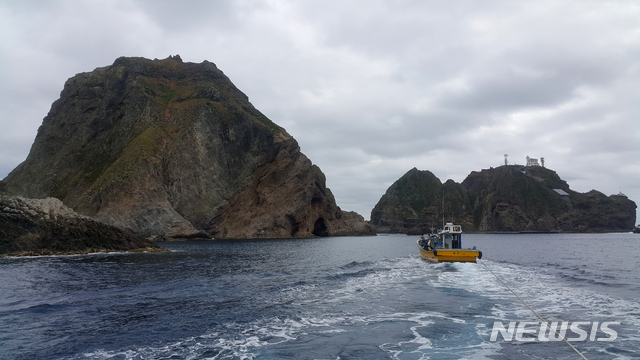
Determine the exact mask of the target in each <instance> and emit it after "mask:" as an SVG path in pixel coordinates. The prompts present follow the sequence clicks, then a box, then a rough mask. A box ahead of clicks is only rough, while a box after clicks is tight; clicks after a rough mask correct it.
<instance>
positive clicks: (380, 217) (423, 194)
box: [371, 168, 472, 234]
mask: <svg viewBox="0 0 640 360" xmlns="http://www.w3.org/2000/svg"><path fill="white" fill-rule="evenodd" d="M443 196H444V202H443ZM443 205H444V214H445V218H446V221H450V220H451V217H452V216H453V217H454V218H455V219H456V223H458V224H461V225H463V228H464V229H466V228H467V227H468V225H469V224H470V223H471V222H472V218H471V217H470V216H469V211H470V208H471V207H470V204H469V199H468V197H467V196H466V191H465V189H464V188H462V186H461V185H460V184H457V183H455V182H454V181H453V180H448V181H447V182H445V183H444V184H443V183H442V182H440V179H438V178H437V177H436V176H435V175H433V173H431V172H430V171H421V170H418V169H416V168H413V169H411V170H409V172H407V173H406V174H404V175H403V176H402V177H401V178H400V179H398V180H397V181H396V182H395V183H393V184H392V185H391V186H390V187H389V189H387V192H386V193H385V194H384V195H383V196H382V197H381V198H380V201H379V202H378V203H377V204H376V206H375V207H374V208H373V210H372V211H371V224H373V225H374V226H375V227H376V229H377V230H378V231H379V232H390V233H407V234H425V233H429V232H431V228H441V224H442V216H443V210H442V209H443Z"/></svg>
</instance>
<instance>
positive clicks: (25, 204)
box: [0, 196, 165, 256]
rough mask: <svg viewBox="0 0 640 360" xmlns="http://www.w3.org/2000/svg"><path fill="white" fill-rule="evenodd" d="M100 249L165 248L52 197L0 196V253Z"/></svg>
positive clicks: (133, 249) (44, 252) (89, 250)
mask: <svg viewBox="0 0 640 360" xmlns="http://www.w3.org/2000/svg"><path fill="white" fill-rule="evenodd" d="M104 251H152V252H156V251H165V250H164V249H162V248H161V247H159V246H157V245H155V244H154V243H152V242H150V241H148V240H146V239H144V238H141V237H138V236H135V235H131V234H128V233H126V232H124V231H122V230H120V229H118V228H116V227H114V226H110V225H106V224H103V223H101V222H98V221H95V220H93V219H90V218H88V217H85V216H80V215H78V214H76V213H75V212H74V211H73V210H71V209H69V208H68V207H66V206H64V204H62V202H61V201H60V200H58V199H54V198H46V199H37V200H36V199H25V198H21V197H12V196H0V256H5V255H50V254H76V253H91V252H104Z"/></svg>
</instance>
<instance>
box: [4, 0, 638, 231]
mask: <svg viewBox="0 0 640 360" xmlns="http://www.w3.org/2000/svg"><path fill="white" fill-rule="evenodd" d="M0 39H1V41H0V128H1V129H2V131H0V178H4V177H5V176H6V175H7V174H8V173H9V172H10V171H11V170H12V169H13V168H14V167H15V166H17V165H18V164H19V163H20V162H22V161H23V160H24V159H25V158H26V156H27V154H28V152H29V149H30V147H31V144H32V143H33V140H34V138H35V135H36V131H37V129H38V127H39V126H40V124H41V123H42V119H43V118H44V117H45V116H46V114H47V112H48V111H49V109H50V107H51V104H52V103H53V101H55V100H56V99H57V98H58V97H59V95H60V91H61V90H62V87H63V85H64V82H65V81H66V80H67V79H68V78H69V77H72V76H74V75H75V74H77V73H80V72H88V71H92V70H93V69H95V68H96V67H102V66H106V65H111V64H112V63H113V61H114V60H115V59H116V58H118V57H120V56H142V57H146V58H150V59H153V58H159V59H161V58H166V57H167V56H169V55H175V54H180V56H181V57H182V59H183V60H184V61H189V62H197V63H200V62H202V61H204V60H209V61H211V62H213V63H215V64H216V65H217V66H218V68H220V69H221V70H222V71H223V72H224V73H225V74H226V75H227V76H229V78H230V79H231V81H233V83H234V84H235V85H236V86H237V87H238V88H239V89H240V90H242V91H243V92H244V93H245V94H247V96H249V100H250V101H251V102H252V104H253V105H254V106H255V107H256V108H258V109H259V110H260V111H261V112H262V113H264V114H265V115H266V116H267V117H269V118H270V119H271V120H273V121H274V122H276V123H277V124H279V125H280V126H282V127H284V128H285V129H286V130H287V131H288V132H289V133H290V134H291V135H293V137H295V138H296V139H297V140H298V143H299V144H300V147H301V149H302V152H303V153H305V154H306V155H307V156H308V157H309V158H310V159H311V161H313V162H314V163H315V164H317V165H318V166H320V168H321V169H322V171H323V172H324V173H325V175H326V177H327V186H328V187H329V188H330V189H331V190H332V192H333V194H334V195H335V198H336V201H337V203H338V205H339V206H340V207H341V208H342V209H344V210H353V211H357V212H359V213H360V214H361V215H363V216H364V217H365V218H367V219H368V218H369V216H370V212H371V209H372V208H373V206H374V205H375V204H376V203H377V202H378V200H379V199H380V197H381V196H382V195H383V194H384V193H385V191H386V189H387V188H388V187H389V186H390V185H391V184H392V183H393V182H394V181H395V180H397V179H398V178H399V177H400V176H402V175H403V174H404V173H406V172H407V171H409V170H410V169H411V168H413V167H417V168H418V169H420V170H430V171H432V172H433V173H434V174H435V175H436V176H437V177H439V178H440V180H441V181H443V182H444V181H445V180H446V179H453V180H455V181H457V182H462V181H463V180H464V179H465V177H466V176H467V175H468V174H469V173H470V172H471V171H480V170H481V169H486V168H489V167H490V166H493V167H496V166H499V165H501V164H502V163H503V162H504V154H508V155H509V158H508V159H509V162H510V163H512V164H513V163H518V164H524V163H525V157H526V156H527V155H528V156H530V157H533V158H540V157H544V158H545V165H546V167H547V168H550V169H552V170H555V171H556V172H557V173H558V174H559V175H560V177H561V178H563V179H564V180H566V181H567V182H568V183H569V185H570V187H571V189H573V190H575V191H580V192H587V191H589V190H591V189H596V190H599V191H601V192H603V193H605V194H607V195H611V194H615V193H618V192H620V191H622V192H623V193H625V194H626V195H627V196H629V198H631V199H632V200H634V201H635V202H636V203H639V204H640V2H639V1H625V0H618V1H588V0H579V1H562V0H550V1H548V0H535V1H512V0H505V1H493V0H483V1H401V0H397V1H372V0H363V1H345V0H342V1H327V0H323V1H298V0H295V1H264V2H261V1H253V0H250V1H158V0H148V1H143V0H138V1H135V0H110V1H62V0H60V1H55V0H54V1H45V0H42V1H28V0H15V1H13V0H2V1H1V2H0ZM637 221H639V220H637Z"/></svg>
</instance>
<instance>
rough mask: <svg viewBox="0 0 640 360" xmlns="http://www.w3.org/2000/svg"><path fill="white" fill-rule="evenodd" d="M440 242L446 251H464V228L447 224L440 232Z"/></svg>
mask: <svg viewBox="0 0 640 360" xmlns="http://www.w3.org/2000/svg"><path fill="white" fill-rule="evenodd" d="M439 235H440V239H441V240H440V241H441V243H442V246H441V247H442V248H444V249H462V226H460V225H454V224H453V223H446V224H445V226H444V229H443V230H442V231H440V233H439Z"/></svg>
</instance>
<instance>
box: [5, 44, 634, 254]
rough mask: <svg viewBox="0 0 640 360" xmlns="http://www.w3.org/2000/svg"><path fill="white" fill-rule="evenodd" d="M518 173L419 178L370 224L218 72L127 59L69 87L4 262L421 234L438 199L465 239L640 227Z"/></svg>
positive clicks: (50, 121)
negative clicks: (208, 242) (194, 245)
mask: <svg viewBox="0 0 640 360" xmlns="http://www.w3.org/2000/svg"><path fill="white" fill-rule="evenodd" d="M511 170H512V169H508V168H507V169H499V168H498V169H492V170H491V171H485V170H483V171H482V172H480V173H476V172H473V173H472V174H471V175H469V177H467V179H466V180H465V181H464V182H463V183H462V184H456V183H454V182H453V181H451V180H449V181H447V182H445V183H444V184H442V183H441V182H440V181H439V180H438V179H437V178H435V176H433V174H431V173H429V172H421V171H418V170H417V169H413V170H411V171H409V172H408V173H407V174H405V176H403V177H402V178H401V179H399V180H398V181H397V182H396V183H394V184H393V185H392V186H391V187H390V188H389V190H388V191H387V193H386V194H385V195H383V196H382V198H381V199H380V202H379V203H378V204H377V205H376V207H375V208H374V209H373V210H372V213H371V221H370V222H367V221H365V220H364V218H363V217H362V216H361V215H359V214H357V213H355V212H347V211H343V210H341V209H340V207H339V206H338V205H337V204H336V201H335V199H334V197H333V194H332V193H331V190H330V189H328V188H327V187H326V181H325V176H324V174H323V173H322V171H321V170H320V168H319V167H318V166H316V165H314V164H313V163H312V162H311V161H310V160H309V159H308V158H307V157H306V156H305V155H304V154H303V153H302V152H301V151H300V147H299V146H298V143H297V142H296V140H295V139H294V138H293V137H292V136H291V135H289V134H288V133H287V132H286V130H285V129H283V128H282V127H280V126H278V125H277V124H276V123H274V122H272V121H271V120H270V119H268V118H267V117H266V116H265V115H263V114H262V113H261V112H260V111H258V110H257V109H256V108H255V107H254V106H253V105H252V104H251V103H250V102H249V99H248V97H247V96H246V95H245V94H244V93H242V92H241V91H240V90H238V89H237V88H236V87H235V86H234V85H233V83H232V82H231V81H230V80H229V78H228V77H227V76H226V75H224V73H223V72H222V71H221V70H219V69H218V68H217V67H216V65H215V64H213V63H211V62H208V61H204V62H202V63H200V64H196V63H189V62H183V61H182V59H181V58H180V56H178V55H176V56H170V57H168V58H166V59H162V60H158V59H154V60H149V59H145V58H132V57H121V58H118V59H116V61H115V62H114V63H113V64H112V65H110V66H106V67H101V68H97V69H95V70H94V71H92V72H87V73H80V74H77V75H76V76H74V77H72V78H70V79H69V80H67V81H66V83H65V84H64V88H63V90H62V92H61V94H60V98H59V99H58V100H56V101H55V102H54V103H53V105H52V107H51V110H50V111H49V113H48V114H47V116H46V117H45V118H44V120H43V122H42V125H41V126H40V128H39V129H38V133H37V136H36V138H35V141H34V144H33V146H32V147H31V151H30V153H29V155H28V156H27V159H26V160H25V161H24V162H23V163H21V164H20V165H18V166H17V167H16V168H15V169H14V170H13V171H12V172H11V173H10V174H9V175H8V176H7V177H6V178H5V179H3V180H2V181H0V256H1V255H16V254H22V255H25V254H63V253H65V254H66V253H87V252H96V251H161V248H159V247H158V246H157V245H155V244H154V243H153V242H152V240H154V241H158V240H164V241H171V240H192V239H211V238H216V239H249V238H308V237H316V236H361V235H375V234H376V232H403V233H421V232H425V230H427V229H428V227H433V225H437V224H439V221H435V220H437V219H438V218H439V217H441V214H440V212H439V211H440V210H439V209H441V206H439V205H438V204H440V203H441V202H442V194H444V200H445V203H446V208H445V213H446V214H447V216H449V215H453V217H454V218H455V219H456V222H458V223H461V224H462V225H463V226H464V228H465V230H467V231H502V230H510V231H518V230H523V229H524V230H537V231H569V232H571V231H611V230H613V231H619V230H621V229H622V228H624V227H628V225H629V224H628V223H630V224H631V227H633V222H635V203H633V202H632V201H631V200H628V199H626V198H625V199H622V198H615V197H606V196H604V195H602V194H600V193H597V192H591V193H587V194H579V193H576V192H572V191H571V190H570V189H569V188H568V186H567V185H566V183H564V182H563V181H562V180H560V179H559V177H557V175H556V176H555V177H554V176H552V175H553V174H555V173H553V174H552V175H549V174H547V173H540V174H539V173H535V172H536V171H538V170H535V169H534V170H532V171H531V172H530V174H529V177H522V176H526V175H524V174H521V172H520V171H515V172H514V171H511ZM545 171H546V170H545ZM534 173H535V174H534ZM521 175H522V176H521ZM540 179H542V180H540ZM511 182H513V184H511ZM506 183H509V184H511V185H513V186H511V185H509V186H506V187H505V186H504V184H506ZM520 185H522V186H524V187H525V188H526V189H528V190H527V191H526V193H522V192H520V191H519V190H517V189H518V186H520ZM554 187H557V188H560V189H564V190H566V191H567V192H568V193H569V194H570V196H571V199H570V200H569V201H568V202H567V199H563V198H562V197H559V195H558V196H556V195H557V194H556V195H554V193H553V192H550V191H552V190H549V189H553V188H554ZM632 210H633V219H631V215H630V214H631V211H632ZM603 213H606V214H607V216H605V217H598V216H596V214H600V215H601V214H603ZM588 214H591V215H588ZM523 224H524V225H523Z"/></svg>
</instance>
